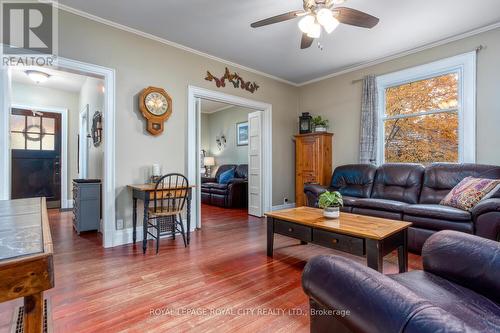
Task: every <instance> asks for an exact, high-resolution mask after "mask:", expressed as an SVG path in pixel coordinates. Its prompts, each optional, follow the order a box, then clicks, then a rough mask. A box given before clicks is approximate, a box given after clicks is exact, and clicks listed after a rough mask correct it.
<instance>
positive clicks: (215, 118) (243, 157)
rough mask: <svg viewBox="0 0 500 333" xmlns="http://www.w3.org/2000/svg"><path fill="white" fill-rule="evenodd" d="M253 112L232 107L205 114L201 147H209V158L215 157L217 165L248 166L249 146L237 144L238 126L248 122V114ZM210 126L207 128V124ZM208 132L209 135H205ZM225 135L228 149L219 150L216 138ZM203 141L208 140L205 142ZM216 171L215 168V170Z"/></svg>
mask: <svg viewBox="0 0 500 333" xmlns="http://www.w3.org/2000/svg"><path fill="white" fill-rule="evenodd" d="M252 111H253V110H250V109H246V108H241V107H231V108H229V109H225V110H222V111H218V112H215V113H211V114H205V115H204V116H206V117H203V118H202V127H201V146H202V147H209V150H208V154H209V155H208V156H214V157H215V163H216V165H218V166H219V165H222V164H247V163H248V146H238V145H237V144H236V124H237V123H242V122H246V121H248V114H249V113H250V112H252ZM203 122H206V125H207V126H208V127H207V128H205V127H204V126H205V124H203ZM205 131H208V133H204V132H205ZM221 134H224V136H225V137H226V141H227V142H226V147H225V148H224V149H223V150H219V149H218V148H217V143H216V141H215V139H216V137H217V136H219V135H221ZM203 140H208V142H204V141H203ZM214 170H215V168H214Z"/></svg>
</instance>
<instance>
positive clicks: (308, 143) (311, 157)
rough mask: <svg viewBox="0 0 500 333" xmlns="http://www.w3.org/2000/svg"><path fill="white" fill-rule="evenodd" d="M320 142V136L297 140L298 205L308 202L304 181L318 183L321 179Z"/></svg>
mask: <svg viewBox="0 0 500 333" xmlns="http://www.w3.org/2000/svg"><path fill="white" fill-rule="evenodd" d="M319 143H320V142H319V138H318V137H314V136H307V137H302V138H300V139H298V140H297V149H296V155H297V156H296V159H297V165H296V167H297V170H296V173H297V175H296V179H295V182H296V184H295V192H296V195H295V203H296V205H297V206H298V207H300V206H303V205H305V204H306V197H305V194H304V183H317V182H318V181H319V179H318V167H319V165H318V162H319V161H318V156H319V148H320V145H319Z"/></svg>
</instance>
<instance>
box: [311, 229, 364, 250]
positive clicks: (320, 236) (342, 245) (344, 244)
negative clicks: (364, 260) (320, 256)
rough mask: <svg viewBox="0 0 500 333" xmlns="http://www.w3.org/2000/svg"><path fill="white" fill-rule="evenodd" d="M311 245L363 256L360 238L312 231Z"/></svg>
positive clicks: (318, 230)
mask: <svg viewBox="0 0 500 333" xmlns="http://www.w3.org/2000/svg"><path fill="white" fill-rule="evenodd" d="M313 243H315V244H318V245H322V246H326V247H329V248H332V249H335V250H339V251H344V252H349V253H352V254H355V255H359V256H362V255H363V254H364V240H363V239H362V238H356V237H351V236H346V235H340V234H336V233H333V232H328V231H324V230H320V229H314V230H313Z"/></svg>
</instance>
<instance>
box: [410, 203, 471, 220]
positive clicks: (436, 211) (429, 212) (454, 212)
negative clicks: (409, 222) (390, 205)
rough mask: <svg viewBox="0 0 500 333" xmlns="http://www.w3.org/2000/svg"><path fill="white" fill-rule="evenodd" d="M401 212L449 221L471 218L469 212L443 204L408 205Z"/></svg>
mask: <svg viewBox="0 0 500 333" xmlns="http://www.w3.org/2000/svg"><path fill="white" fill-rule="evenodd" d="M403 212H404V213H405V215H413V216H423V217H430V218H434V219H444V220H451V221H466V222H470V221H471V220H472V216H471V213H469V212H467V211H465V210H461V209H458V208H454V207H449V206H443V205H420V204H417V205H408V206H406V207H405V208H404V210H403Z"/></svg>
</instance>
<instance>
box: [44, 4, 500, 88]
mask: <svg viewBox="0 0 500 333" xmlns="http://www.w3.org/2000/svg"><path fill="white" fill-rule="evenodd" d="M39 1H41V0H39ZM48 1H50V2H52V3H53V4H54V5H55V6H56V7H57V8H58V9H61V10H64V11H66V12H69V13H72V14H75V15H78V16H81V17H84V18H87V19H89V20H92V21H95V22H99V23H102V24H105V25H108V26H110V27H113V28H116V29H120V30H123V31H127V32H130V33H133V34H135V35H138V36H141V37H144V38H147V39H150V40H154V41H157V42H159V43H162V44H165V45H169V46H172V47H175V48H177V49H181V50H183V51H186V52H190V53H194V54H196V55H199V56H202V57H205V58H208V59H212V60H214V61H217V62H220V63H223V64H226V65H228V66H232V67H236V68H239V69H242V70H244V71H247V72H250V73H254V74H258V75H261V76H264V77H267V78H270V79H273V80H276V81H279V82H282V83H285V84H288V85H291V86H293V87H303V86H306V85H309V84H312V83H316V82H319V81H323V80H327V79H330V78H332V77H336V76H340V75H343V74H347V73H350V72H354V71H357V70H360V69H364V68H367V67H371V66H375V65H378V64H381V63H384V62H387V61H391V60H394V59H398V58H401V57H405V56H408V55H411V54H414V53H418V52H422V51H425V50H428V49H431V48H434V47H437V46H441V45H445V44H448V43H451V42H455V41H458V40H461V39H464V38H467V37H472V36H475V35H478V34H481V33H483V32H487V31H490V30H494V29H497V28H500V22H496V23H493V24H490V25H487V26H484V27H481V28H477V29H473V30H470V31H467V32H464V33H461V34H457V35H453V36H450V37H447V38H444V39H441V40H439V41H436V42H432V43H427V44H424V45H421V46H418V47H415V48H411V49H408V50H405V51H402V52H397V53H393V54H391V55H388V56H384V57H380V58H377V59H374V60H370V61H366V62H362V63H359V64H356V65H352V66H348V67H345V68H343V69H340V70H338V71H334V72H332V73H330V74H328V75H324V76H321V77H318V78H315V79H312V80H308V81H305V82H301V83H296V82H292V81H288V80H285V79H282V78H280V77H277V76H274V75H271V74H268V73H264V72H261V71H259V70H256V69H253V68H250V67H246V66H243V65H240V64H237V63H235V62H231V61H227V60H224V59H222V58H219V57H216V56H213V55H211V54H208V53H205V52H202V51H198V50H195V49H193V48H190V47H187V46H184V45H182V44H178V43H175V42H172V41H169V40H167V39H164V38H161V37H158V36H155V35H153V34H150V33H147V32H144V31H140V30H138V29H134V28H131V27H128V26H126V25H123V24H120V23H117V22H114V21H110V20H108V19H104V18H102V17H99V16H96V15H93V14H90V13H87V12H85V11H82V10H79V9H76V8H73V7H70V6H67V5H64V4H61V3H59V2H54V1H51V0H48Z"/></svg>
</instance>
